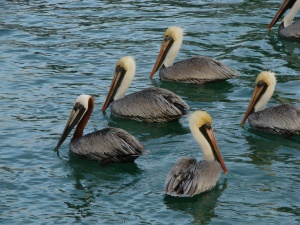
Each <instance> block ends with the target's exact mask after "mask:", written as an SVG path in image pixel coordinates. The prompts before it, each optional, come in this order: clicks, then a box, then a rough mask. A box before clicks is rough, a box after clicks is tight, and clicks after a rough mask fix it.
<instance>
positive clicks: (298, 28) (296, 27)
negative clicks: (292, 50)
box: [268, 0, 300, 40]
mask: <svg viewBox="0 0 300 225" xmlns="http://www.w3.org/2000/svg"><path fill="white" fill-rule="evenodd" d="M289 8H291V10H290V11H289V13H288V14H286V16H285V17H284V18H283V20H282V23H281V24H280V26H279V28H278V34H279V36H280V37H283V38H287V39H294V40H300V21H296V22H294V23H293V19H294V18H295V16H296V14H297V13H298V12H299V10H300V0H283V2H282V4H281V6H280V8H279V9H278V11H277V13H276V15H275V16H274V18H273V19H272V21H271V23H270V24H269V26H268V29H269V30H270V29H271V28H272V27H273V26H274V24H275V23H276V22H277V21H278V20H279V19H280V17H281V16H282V15H283V14H284V13H285V12H286V11H287V10H288V9H289Z"/></svg>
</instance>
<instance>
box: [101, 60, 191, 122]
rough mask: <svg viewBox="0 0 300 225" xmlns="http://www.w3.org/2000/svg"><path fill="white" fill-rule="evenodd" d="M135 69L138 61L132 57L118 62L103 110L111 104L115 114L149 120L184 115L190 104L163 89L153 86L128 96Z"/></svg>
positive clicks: (171, 118) (162, 119)
mask: <svg viewBox="0 0 300 225" xmlns="http://www.w3.org/2000/svg"><path fill="white" fill-rule="evenodd" d="M135 69H136V64H135V61H134V59H133V58H132V57H130V56H125V57H123V58H121V59H120V60H119V61H118V63H117V65H116V69H115V74H114V77H113V80H112V84H111V86H110V89H109V92H108V95H107V98H106V101H105V103H104V105H103V108H102V112H105V110H106V108H107V107H108V106H109V105H111V112H112V114H113V115H115V116H118V117H124V118H128V119H133V120H138V121H146V122H167V121H172V120H178V119H179V118H180V117H181V116H182V115H183V114H185V111H186V110H187V109H189V106H188V105H187V104H186V103H185V102H184V101H183V100H182V99H181V98H180V97H179V96H177V95H176V94H174V93H173V92H171V91H168V90H166V89H163V88H156V87H150V88H147V89H144V90H142V91H138V92H135V93H133V94H130V95H127V96H125V92H126V90H127V88H128V87H129V85H130V83H131V81H132V80H133V77H134V74H135Z"/></svg>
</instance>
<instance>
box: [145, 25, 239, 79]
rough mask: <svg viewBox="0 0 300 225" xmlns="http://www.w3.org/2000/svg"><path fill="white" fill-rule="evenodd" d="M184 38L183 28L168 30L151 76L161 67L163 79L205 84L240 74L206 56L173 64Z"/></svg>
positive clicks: (173, 27) (174, 27) (160, 73)
mask: <svg viewBox="0 0 300 225" xmlns="http://www.w3.org/2000/svg"><path fill="white" fill-rule="evenodd" d="M182 40H183V29H182V28H180V27H176V26H172V27H169V28H168V29H167V30H166V32H165V34H164V39H163V42H162V45H161V48H160V52H159V55H158V57H157V60H156V62H155V65H154V67H153V70H152V72H151V74H150V78H152V77H153V75H154V74H155V73H156V71H157V70H158V69H160V71H159V76H160V78H161V79H162V80H167V81H174V82H181V83H195V84H204V83H209V82H217V81H223V80H227V79H229V78H234V77H237V76H238V73H236V72H234V71H233V70H232V69H230V68H229V67H227V66H226V65H224V64H223V63H221V62H219V61H217V60H215V59H212V58H209V57H205V56H195V57H193V58H190V59H186V60H183V61H179V62H176V63H174V64H173V62H174V59H175V57H176V55H177V53H178V51H179V49H180V47H181V44H182Z"/></svg>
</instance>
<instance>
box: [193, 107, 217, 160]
mask: <svg viewBox="0 0 300 225" xmlns="http://www.w3.org/2000/svg"><path fill="white" fill-rule="evenodd" d="M206 123H209V124H210V125H212V119H211V117H210V115H209V114H208V113H207V112H204V111H201V110H198V111H195V112H193V113H192V114H191V115H190V119H189V125H190V130H191V132H192V134H193V136H194V138H195V140H196V141H197V142H198V144H199V145H200V146H201V148H202V153H203V156H202V158H203V159H204V160H209V161H214V160H215V156H214V154H213V151H212V149H211V146H210V144H209V143H208V141H207V140H206V138H205V137H204V136H203V134H202V133H201V132H200V130H199V128H200V127H201V126H202V125H203V124H206Z"/></svg>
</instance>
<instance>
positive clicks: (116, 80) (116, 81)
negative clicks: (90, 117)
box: [102, 66, 126, 113]
mask: <svg viewBox="0 0 300 225" xmlns="http://www.w3.org/2000/svg"><path fill="white" fill-rule="evenodd" d="M125 73H126V70H125V69H124V68H123V67H121V66H117V67H116V70H115V74H114V77H113V80H112V82H111V85H110V88H109V91H108V95H107V97H106V100H105V102H104V105H103V107H102V113H104V112H105V110H106V109H107V107H108V106H109V105H110V103H112V102H113V101H114V97H115V95H116V93H117V91H118V89H119V87H120V84H121V83H122V80H123V78H124V75H125Z"/></svg>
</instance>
